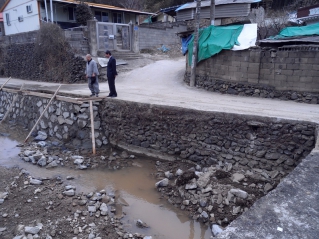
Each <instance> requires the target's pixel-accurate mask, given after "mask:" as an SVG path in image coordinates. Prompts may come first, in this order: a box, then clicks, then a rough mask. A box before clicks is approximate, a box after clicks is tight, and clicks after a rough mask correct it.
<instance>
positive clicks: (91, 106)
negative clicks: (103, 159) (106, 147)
mask: <svg viewBox="0 0 319 239" xmlns="http://www.w3.org/2000/svg"><path fill="white" fill-rule="evenodd" d="M90 117H91V134H92V150H93V155H95V153H96V151H95V135H94V115H93V103H92V100H90Z"/></svg>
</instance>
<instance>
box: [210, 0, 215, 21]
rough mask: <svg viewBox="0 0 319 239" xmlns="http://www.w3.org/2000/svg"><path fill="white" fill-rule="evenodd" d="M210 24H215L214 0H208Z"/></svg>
mask: <svg viewBox="0 0 319 239" xmlns="http://www.w3.org/2000/svg"><path fill="white" fill-rule="evenodd" d="M210 25H212V26H214V25H215V0H210Z"/></svg>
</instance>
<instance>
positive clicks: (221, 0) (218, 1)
mask: <svg viewBox="0 0 319 239" xmlns="http://www.w3.org/2000/svg"><path fill="white" fill-rule="evenodd" d="M261 1H262V0H215V5H223V4H237V3H256V2H261ZM210 3H211V1H210V0H208V1H202V2H201V7H209V6H210ZM196 4H197V3H196V2H190V3H185V4H184V5H182V6H180V7H179V8H177V9H176V11H180V10H184V9H188V8H196Z"/></svg>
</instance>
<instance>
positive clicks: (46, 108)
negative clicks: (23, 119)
mask: <svg viewBox="0 0 319 239" xmlns="http://www.w3.org/2000/svg"><path fill="white" fill-rule="evenodd" d="M61 86H62V85H59V87H58V89H57V90H56V91H55V93H54V95H53V96H52V98H51V100H50V101H49V103H48V104H47V106H46V107H45V109H44V110H43V112H42V114H41V115H40V117H39V119H38V120H37V122H36V123H35V125H34V126H33V128H32V130H31V131H30V133H29V134H28V136H27V137H26V139H25V141H24V142H25V143H26V142H27V140H28V139H29V137H30V135H31V133H32V132H33V130H34V129H35V127H36V126H37V125H38V124H39V122H40V120H41V119H42V117H43V115H44V113H45V112H46V111H47V110H48V108H49V106H50V104H51V102H52V101H53V99H54V98H55V96H56V94H57V93H58V92H59V90H60V88H61Z"/></svg>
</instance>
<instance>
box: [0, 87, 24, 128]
mask: <svg viewBox="0 0 319 239" xmlns="http://www.w3.org/2000/svg"><path fill="white" fill-rule="evenodd" d="M23 86H24V83H23V84H22V86H21V87H20V91H21V90H22V88H23ZM18 96H19V95H18V93H17V94H16V95H15V96H14V98H13V101H12V103H11V105H10V107H9V109H8V110H7V112H6V114H5V115H4V117H3V119H2V120H1V121H0V124H2V122H4V121H5V119H6V118H7V116H8V115H9V113H10V111H11V110H12V108H13V106H14V103H15V102H16V101H17V99H18Z"/></svg>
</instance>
